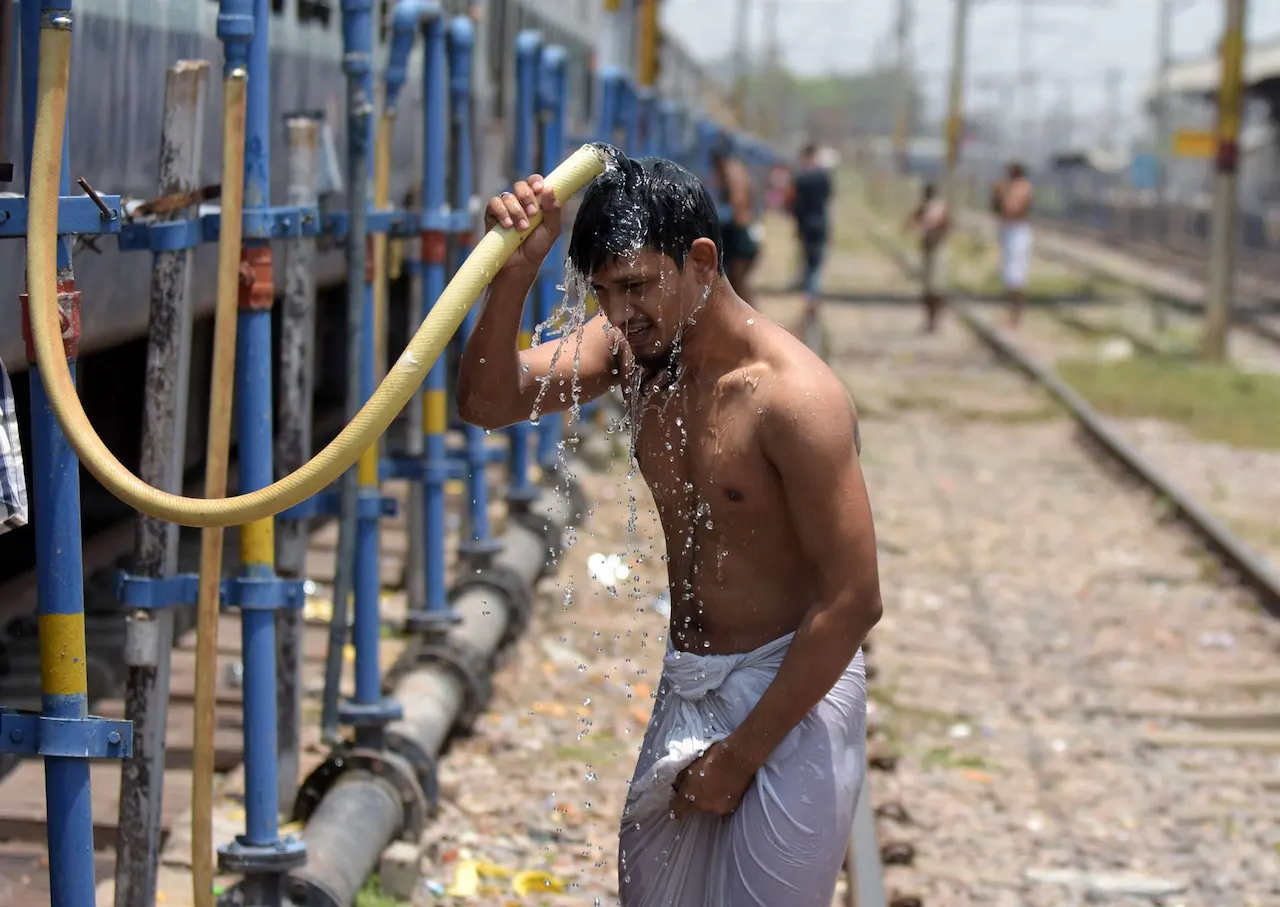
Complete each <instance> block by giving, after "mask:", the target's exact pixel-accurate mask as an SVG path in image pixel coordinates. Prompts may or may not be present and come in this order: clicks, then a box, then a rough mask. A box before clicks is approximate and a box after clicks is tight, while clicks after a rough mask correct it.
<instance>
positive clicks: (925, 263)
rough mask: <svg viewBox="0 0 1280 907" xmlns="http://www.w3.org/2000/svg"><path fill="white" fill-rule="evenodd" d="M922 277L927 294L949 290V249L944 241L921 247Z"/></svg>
mask: <svg viewBox="0 0 1280 907" xmlns="http://www.w3.org/2000/svg"><path fill="white" fill-rule="evenodd" d="M920 279H921V282H922V283H923V284H924V294H925V295H926V296H942V295H943V294H945V293H946V292H947V250H946V247H945V246H944V245H943V244H942V243H938V244H937V245H934V246H923V247H922V248H921V249H920Z"/></svg>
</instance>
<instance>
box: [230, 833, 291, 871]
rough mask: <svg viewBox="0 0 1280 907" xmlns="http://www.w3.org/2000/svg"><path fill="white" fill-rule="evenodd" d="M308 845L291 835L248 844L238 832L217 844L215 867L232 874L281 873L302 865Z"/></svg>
mask: <svg viewBox="0 0 1280 907" xmlns="http://www.w3.org/2000/svg"><path fill="white" fill-rule="evenodd" d="M306 863H307V845H306V844H305V843H303V842H302V841H299V840H297V839H296V838H294V837H293V836H292V835H290V836H288V837H285V838H279V839H277V840H276V841H275V843H273V844H250V843H249V842H248V841H246V840H245V838H244V836H243V835H237V836H236V839H235V840H234V841H232V842H231V843H230V844H224V845H223V846H221V847H219V848H218V871H219V872H223V873H227V874H234V875H284V874H285V873H287V872H288V871H289V870H291V869H297V868H298V867H299V866H305V865H306Z"/></svg>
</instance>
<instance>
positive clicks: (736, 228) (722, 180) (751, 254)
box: [711, 140, 760, 306]
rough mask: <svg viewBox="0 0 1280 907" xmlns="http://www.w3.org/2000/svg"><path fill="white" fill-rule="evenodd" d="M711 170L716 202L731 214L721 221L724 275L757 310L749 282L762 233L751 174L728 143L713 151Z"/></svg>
mask: <svg viewBox="0 0 1280 907" xmlns="http://www.w3.org/2000/svg"><path fill="white" fill-rule="evenodd" d="M711 168H712V175H713V176H714V179H715V182H714V185H715V195H716V201H717V202H718V203H719V204H720V206H721V211H722V212H724V211H725V209H727V214H728V217H726V218H724V219H722V220H721V221H720V237H721V240H722V241H723V243H724V250H723V254H724V269H725V273H726V274H727V275H728V276H729V283H730V285H732V287H733V289H734V292H736V293H737V294H738V296H739V297H741V298H742V300H743V301H744V302H746V303H747V304H748V305H751V306H754V305H755V303H754V301H753V298H752V293H751V288H750V287H749V286H747V281H748V278H749V276H750V274H751V269H752V268H753V267H754V266H755V263H756V258H757V257H758V256H759V254H760V239H759V235H760V232H759V228H758V227H757V225H756V223H755V191H754V187H753V186H752V184H751V172H750V171H749V170H747V168H746V165H745V164H743V163H742V161H740V160H738V159H737V158H736V157H734V155H733V152H732V149H731V147H730V144H729V142H728V141H727V140H724V141H721V142H720V143H719V144H718V145H716V146H715V147H714V148H713V149H712V150H711Z"/></svg>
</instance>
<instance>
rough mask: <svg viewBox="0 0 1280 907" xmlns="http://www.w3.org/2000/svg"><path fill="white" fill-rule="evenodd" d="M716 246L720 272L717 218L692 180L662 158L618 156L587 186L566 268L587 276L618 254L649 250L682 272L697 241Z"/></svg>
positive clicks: (707, 197)
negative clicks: (657, 253) (705, 240)
mask: <svg viewBox="0 0 1280 907" xmlns="http://www.w3.org/2000/svg"><path fill="white" fill-rule="evenodd" d="M702 237H706V238H707V239H709V240H711V241H712V242H713V243H715V244H716V258H717V260H718V265H719V269H720V272H721V273H724V244H723V242H722V241H721V239H720V218H719V216H718V214H717V212H716V205H715V202H714V201H713V200H712V198H711V194H710V193H709V192H707V189H706V187H705V186H703V185H702V183H701V182H700V181H699V180H698V178H697V177H696V176H694V175H693V174H692V173H690V172H689V171H688V170H686V169H685V168H683V167H681V166H680V165H679V164H676V163H674V162H672V161H668V160H665V159H663V158H654V157H645V158H638V159H635V160H632V159H630V158H626V157H623V156H621V155H619V156H618V158H617V160H616V162H615V166H613V167H610V168H609V169H608V170H606V171H605V172H604V173H602V174H601V175H600V176H598V177H597V178H596V179H595V180H593V181H592V183H591V185H589V186H588V187H587V191H586V192H585V193H583V196H582V204H581V205H579V206H578V214H577V216H576V217H575V218H574V221H573V235H572V236H571V237H570V238H569V255H568V258H569V265H570V266H571V267H572V268H574V269H575V270H576V271H578V272H579V273H581V274H585V275H590V274H594V273H595V272H596V271H598V270H600V268H601V267H602V266H603V265H604V264H605V263H606V262H608V261H610V260H611V259H613V258H616V257H617V256H619V255H632V254H635V253H636V252H639V251H640V250H641V249H649V250H652V251H654V252H660V253H662V254H663V255H667V256H669V257H670V258H671V260H672V261H674V262H675V263H676V267H677V268H681V269H683V268H684V263H685V261H686V260H687V259H688V257H689V250H690V249H691V248H693V243H694V241H695V240H697V239H700V238H702Z"/></svg>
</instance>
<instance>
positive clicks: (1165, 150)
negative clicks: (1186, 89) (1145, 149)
mask: <svg viewBox="0 0 1280 907" xmlns="http://www.w3.org/2000/svg"><path fill="white" fill-rule="evenodd" d="M1173 5H1174V0H1160V12H1159V21H1158V22H1157V24H1156V66H1157V70H1156V110H1155V114H1156V136H1155V149H1154V151H1155V161H1156V172H1155V177H1156V204H1157V205H1158V206H1159V207H1160V208H1161V209H1163V208H1164V206H1165V205H1166V204H1167V203H1168V192H1169V154H1170V151H1171V148H1170V145H1171V144H1172V141H1173V124H1172V116H1173V112H1172V110H1171V109H1170V106H1171V102H1172V98H1171V97H1170V92H1169V67H1170V65H1171V64H1172V58H1173V12H1174V10H1173ZM1161 222H1163V218H1162V219H1161Z"/></svg>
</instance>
